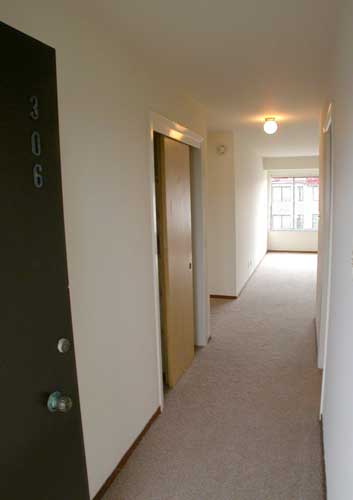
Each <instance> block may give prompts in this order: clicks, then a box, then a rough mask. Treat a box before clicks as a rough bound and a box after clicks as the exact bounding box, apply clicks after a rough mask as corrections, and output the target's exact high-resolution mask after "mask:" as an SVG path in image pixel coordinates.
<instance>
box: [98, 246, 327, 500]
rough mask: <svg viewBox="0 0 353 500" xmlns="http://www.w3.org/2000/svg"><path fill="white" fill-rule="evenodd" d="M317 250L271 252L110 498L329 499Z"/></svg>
mask: <svg viewBox="0 0 353 500" xmlns="http://www.w3.org/2000/svg"><path fill="white" fill-rule="evenodd" d="M315 272H316V256H315V255H310V254H268V255H267V256H266V258H265V260H264V261H263V263H262V265H261V266H260V268H259V269H258V271H257V272H256V274H255V275H254V277H253V278H252V279H251V281H250V282H249V283H248V285H247V287H246V288H245V290H244V291H243V293H242V295H241V298H240V299H239V300H237V301H225V300H220V299H214V300H213V301H212V317H211V324H212V335H213V338H212V341H211V342H210V344H209V345H208V347H206V348H204V349H202V350H200V351H198V353H197V356H196V359H195V361H194V364H193V366H192V368H191V369H190V370H189V371H188V373H187V374H186V375H185V376H184V377H183V378H182V380H181V381H180V382H179V384H178V385H177V387H176V388H175V389H174V390H172V391H170V392H169V393H168V395H167V397H166V404H165V411H164V413H163V415H162V416H161V417H160V418H159V419H158V420H157V421H156V423H155V424H154V425H153V427H152V428H151V429H150V431H149V432H148V434H147V435H146V437H145V438H144V439H143V441H142V442H141V444H140V445H139V447H138V448H137V449H136V451H135V452H134V453H133V455H132V457H131V458H130V459H129V461H128V463H127V465H126V466H125V468H124V470H123V471H122V472H121V473H120V475H119V477H118V478H117V480H116V481H115V483H114V484H113V486H112V487H111V489H110V491H109V492H108V494H106V496H105V500H323V499H324V488H323V472H322V450H321V439H320V425H319V422H318V414H319V397H320V382H321V374H320V372H319V370H317V369H316V368H315V334H314V322H313V317H314V295H315Z"/></svg>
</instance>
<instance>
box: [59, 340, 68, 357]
mask: <svg viewBox="0 0 353 500" xmlns="http://www.w3.org/2000/svg"><path fill="white" fill-rule="evenodd" d="M57 347H58V351H59V352H60V353H61V354H66V353H67V352H69V350H70V349H71V342H70V340H69V339H65V338H62V339H59V340H58V345H57Z"/></svg>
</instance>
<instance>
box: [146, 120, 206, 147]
mask: <svg viewBox="0 0 353 500" xmlns="http://www.w3.org/2000/svg"><path fill="white" fill-rule="evenodd" d="M151 130H153V131H154V132H159V133H160V134H163V135H166V136H167V137H170V138H171V139H175V140H176V141H180V142H183V143H185V144H188V145H189V146H193V147H194V148H198V149H200V148H201V144H202V142H203V140H204V138H203V137H202V136H201V135H199V134H197V133H196V132H194V131H193V130H190V129H189V128H187V127H184V126H183V125H180V124H179V123H177V122H173V121H172V120H169V119H168V118H165V117H164V116H162V115H159V114H158V113H154V112H152V113H151Z"/></svg>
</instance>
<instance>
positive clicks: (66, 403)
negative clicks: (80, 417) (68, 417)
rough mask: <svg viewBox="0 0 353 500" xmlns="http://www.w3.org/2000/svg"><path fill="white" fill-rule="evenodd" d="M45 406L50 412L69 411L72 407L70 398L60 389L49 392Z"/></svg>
mask: <svg viewBox="0 0 353 500" xmlns="http://www.w3.org/2000/svg"><path fill="white" fill-rule="evenodd" d="M47 406H48V410H49V411H50V412H51V413H55V412H60V413H69V411H70V410H71V408H72V399H71V398H70V397H69V396H64V395H63V394H61V392H60V391H55V392H52V393H51V394H50V396H49V398H48V403H47Z"/></svg>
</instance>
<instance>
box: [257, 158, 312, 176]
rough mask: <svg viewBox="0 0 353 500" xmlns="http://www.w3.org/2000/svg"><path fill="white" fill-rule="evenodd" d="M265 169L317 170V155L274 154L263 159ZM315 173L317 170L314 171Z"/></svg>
mask: <svg viewBox="0 0 353 500" xmlns="http://www.w3.org/2000/svg"><path fill="white" fill-rule="evenodd" d="M263 162H264V169H265V170H292V169H294V170H315V171H316V170H317V169H318V168H319V157H318V156H288V157H286V156H281V157H279V156H276V157H265V158H264V159H263ZM316 173H317V172H316Z"/></svg>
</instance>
